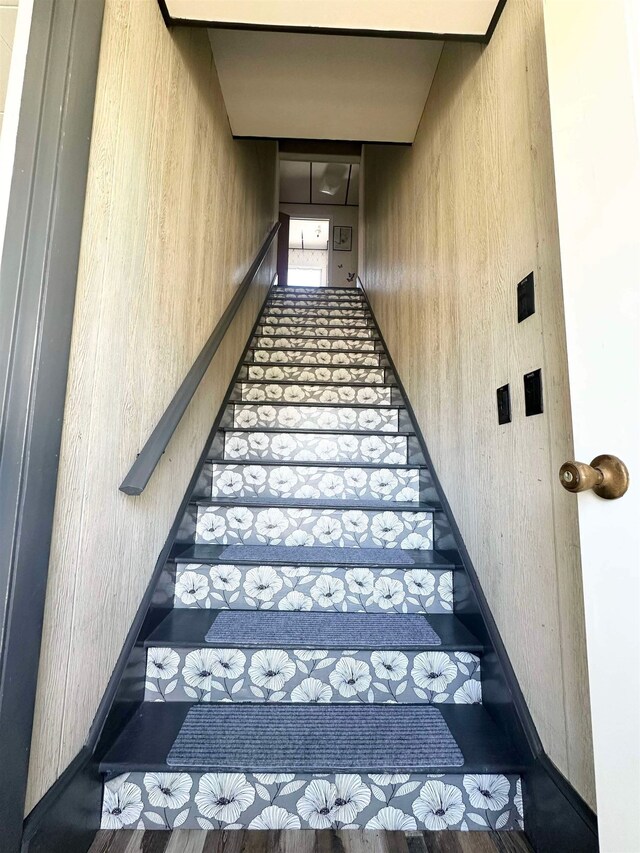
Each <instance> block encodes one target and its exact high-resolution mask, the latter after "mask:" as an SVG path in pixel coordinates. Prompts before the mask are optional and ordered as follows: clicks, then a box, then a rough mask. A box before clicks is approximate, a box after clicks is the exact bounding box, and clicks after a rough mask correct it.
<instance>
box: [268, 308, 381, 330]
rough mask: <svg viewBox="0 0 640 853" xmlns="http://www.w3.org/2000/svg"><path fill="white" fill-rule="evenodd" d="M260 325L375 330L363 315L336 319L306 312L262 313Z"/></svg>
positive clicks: (340, 316)
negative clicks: (345, 327)
mask: <svg viewBox="0 0 640 853" xmlns="http://www.w3.org/2000/svg"><path fill="white" fill-rule="evenodd" d="M260 323H261V325H267V324H273V325H274V326H279V325H292V326H309V327H311V328H313V327H314V326H329V327H330V328H336V329H339V328H342V327H344V326H347V327H349V328H353V329H373V328H375V327H374V324H373V323H372V321H371V320H370V319H369V317H368V316H366V315H363V314H359V315H354V316H352V315H351V314H346V315H345V314H342V313H340V314H339V316H337V317H330V316H329V315H326V314H325V315H314V314H311V315H310V314H309V312H308V311H300V312H299V313H298V314H285V313H276V314H274V313H273V312H271V311H269V310H266V311H264V312H263V313H262V315H261V317H260Z"/></svg>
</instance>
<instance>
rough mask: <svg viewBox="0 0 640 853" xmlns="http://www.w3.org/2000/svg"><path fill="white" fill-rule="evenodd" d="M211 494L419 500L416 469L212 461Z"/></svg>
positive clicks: (213, 496) (211, 495)
mask: <svg viewBox="0 0 640 853" xmlns="http://www.w3.org/2000/svg"><path fill="white" fill-rule="evenodd" d="M209 470H210V474H211V493H210V497H212V498H216V497H224V498H230V497H253V498H257V497H265V496H267V495H273V496H274V497H278V498H292V497H296V498H331V499H332V500H338V499H344V500H349V499H354V498H367V499H372V500H386V501H402V502H406V503H408V502H409V501H417V500H418V497H419V494H418V490H419V487H420V484H419V476H420V474H419V471H418V469H417V468H410V469H406V468H401V469H389V468H380V469H373V470H372V469H368V468H314V467H313V466H311V465H305V466H299V467H297V466H293V465H269V466H262V465H233V464H221V463H219V464H215V465H214V464H211V465H210V467H209Z"/></svg>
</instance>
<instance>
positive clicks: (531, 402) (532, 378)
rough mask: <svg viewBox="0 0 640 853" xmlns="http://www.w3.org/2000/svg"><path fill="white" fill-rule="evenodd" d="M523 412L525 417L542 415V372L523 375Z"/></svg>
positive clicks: (535, 371)
mask: <svg viewBox="0 0 640 853" xmlns="http://www.w3.org/2000/svg"><path fill="white" fill-rule="evenodd" d="M524 411H525V414H526V416H527V417H529V416H530V415H540V414H541V413H542V370H540V369H538V370H532V371H531V373H525V375H524Z"/></svg>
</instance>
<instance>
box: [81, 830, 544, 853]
mask: <svg viewBox="0 0 640 853" xmlns="http://www.w3.org/2000/svg"><path fill="white" fill-rule="evenodd" d="M89 853H533V851H532V847H531V846H530V845H529V842H528V841H527V839H526V837H525V835H524V834H523V833H521V832H414V833H408V834H406V835H405V834H404V833H402V832H372V831H368V832H358V831H356V830H349V831H346V832H332V831H331V830H322V831H318V832H311V831H310V830H295V831H288V832H278V831H276V830H274V831H270V832H244V831H242V830H233V831H231V832H204V831H201V830H180V829H176V830H174V831H173V832H160V831H154V830H148V831H146V832H144V831H139V830H132V831H129V830H118V831H117V832H112V831H102V832H99V833H98V835H97V837H96V839H95V841H94V843H93V845H92V847H91V850H90V851H89Z"/></svg>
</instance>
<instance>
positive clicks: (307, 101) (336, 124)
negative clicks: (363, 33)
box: [209, 0, 479, 142]
mask: <svg viewBox="0 0 640 853" xmlns="http://www.w3.org/2000/svg"><path fill="white" fill-rule="evenodd" d="M478 2H479V0H478ZM209 37H210V40H211V46H212V50H213V57H214V60H215V63H216V68H217V70H218V76H219V78H220V85H221V87H222V93H223V95H224V100H225V105H226V108H227V114H228V116H229V122H230V124H231V130H232V132H233V133H234V135H235V136H262V137H272V138H279V139H283V138H293V139H339V140H356V141H370V142H412V141H413V139H414V137H415V133H416V129H417V127H418V123H419V121H420V117H421V115H422V111H423V109H424V105H425V101H426V99H427V95H428V93H429V89H430V87H431V82H432V80H433V76H434V74H435V70H436V66H437V64H438V60H439V58H440V53H441V51H442V42H440V41H433V40H428V39H420V40H415V39H395V38H384V39H380V38H362V37H352V36H340V35H335V36H334V35H316V34H314V35H309V34H307V33H304V34H303V33H283V32H269V31H256V30H228V29H220V30H210V31H209Z"/></svg>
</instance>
